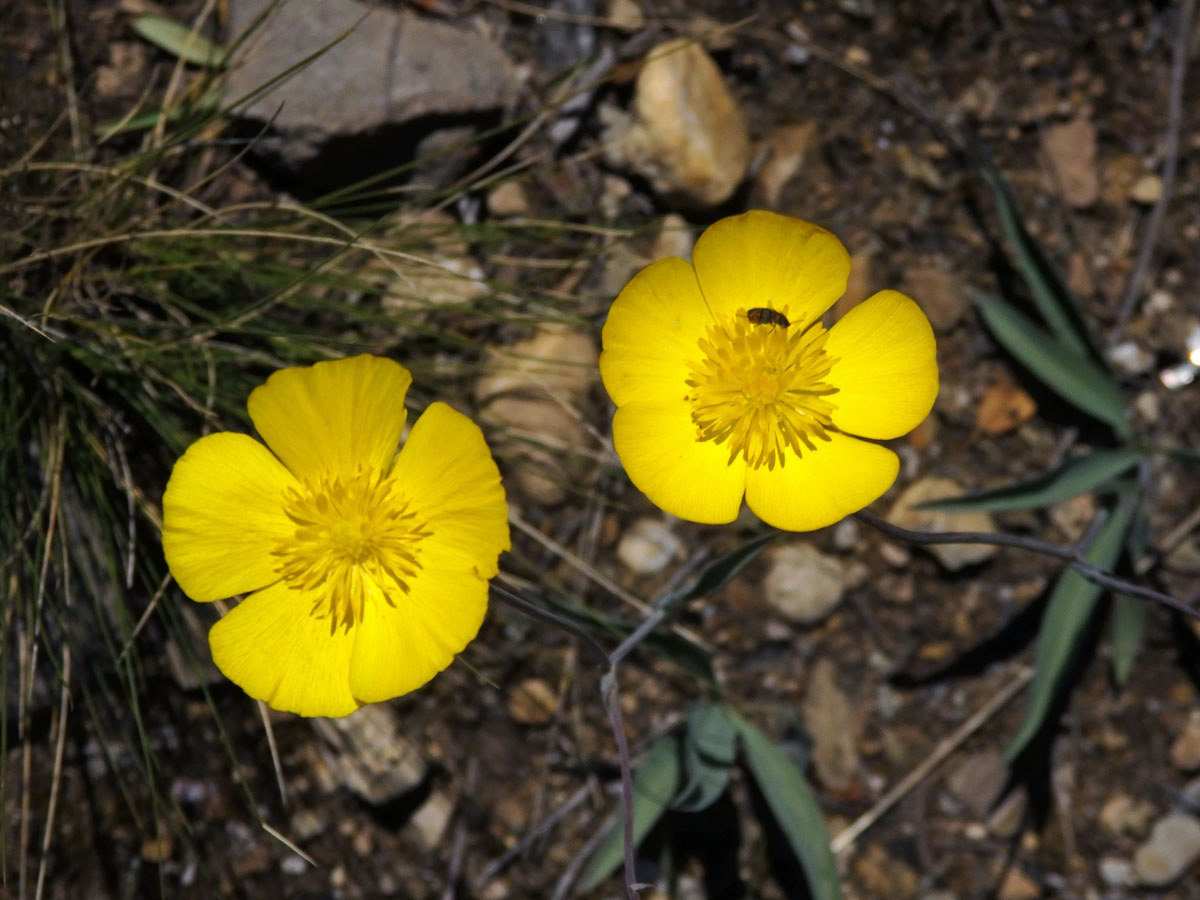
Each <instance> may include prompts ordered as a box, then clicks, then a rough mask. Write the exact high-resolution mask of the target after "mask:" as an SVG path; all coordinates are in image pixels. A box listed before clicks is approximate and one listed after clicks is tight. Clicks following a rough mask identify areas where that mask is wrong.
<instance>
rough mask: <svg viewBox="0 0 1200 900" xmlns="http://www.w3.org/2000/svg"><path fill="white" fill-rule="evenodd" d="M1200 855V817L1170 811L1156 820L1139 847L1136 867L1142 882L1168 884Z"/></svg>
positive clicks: (1134, 864)
mask: <svg viewBox="0 0 1200 900" xmlns="http://www.w3.org/2000/svg"><path fill="white" fill-rule="evenodd" d="M1198 859H1200V819H1197V818H1196V817H1195V816H1189V815H1188V814H1187V813H1182V812H1172V813H1167V814H1166V815H1165V816H1163V817H1162V818H1161V819H1159V820H1158V821H1157V822H1155V823H1154V828H1153V829H1152V830H1151V832H1150V838H1149V840H1147V841H1146V843H1144V844H1142V846H1140V847H1138V850H1137V854H1136V855H1135V856H1134V858H1133V871H1134V873H1135V874H1136V875H1137V878H1138V882H1139V883H1141V884H1144V885H1148V886H1150V887H1166V886H1167V885H1169V884H1172V883H1173V882H1174V881H1176V880H1177V879H1178V878H1180V877H1181V876H1182V875H1183V874H1184V873H1185V872H1186V871H1187V870H1188V869H1189V868H1191V866H1192V864H1193V863H1195V862H1196V860H1198Z"/></svg>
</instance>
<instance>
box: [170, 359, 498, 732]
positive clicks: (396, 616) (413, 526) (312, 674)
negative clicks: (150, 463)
mask: <svg viewBox="0 0 1200 900" xmlns="http://www.w3.org/2000/svg"><path fill="white" fill-rule="evenodd" d="M411 383H412V376H411V375H410V374H409V372H408V370H407V369H405V368H404V367H403V366H400V365H399V364H397V363H395V362H393V361H391V360H388V359H383V358H380V357H376V356H357V357H354V358H352V359H341V360H332V361H328V362H319V363H317V364H316V365H314V366H309V367H298V368H291V369H281V370H280V371H278V372H275V373H274V374H273V375H271V377H270V378H268V379H267V381H266V383H265V384H263V385H261V386H259V387H257V388H255V389H254V391H253V392H251V394H250V399H249V401H248V403H247V407H248V409H249V412H250V418H251V420H252V421H253V422H254V426H255V428H257V430H258V432H259V434H260V435H262V438H263V440H264V441H265V442H266V446H264V445H263V444H261V443H259V442H258V441H257V440H255V439H254V438H251V437H248V436H247V435H244V434H235V433H232V432H221V433H218V434H210V435H208V436H207V437H202V438H200V439H199V440H198V441H196V442H195V443H194V444H192V445H191V446H190V447H189V448H188V449H187V452H185V453H184V454H183V456H181V457H180V458H179V460H178V461H177V462H176V463H175V468H174V470H173V471H172V473H171V478H170V481H169V482H168V484H167V488H166V492H165V493H164V495H163V552H164V553H165V555H166V558H167V565H168V566H169V567H170V570H171V574H172V575H174V576H175V580H176V582H178V584H179V586H180V588H182V589H183V591H184V593H186V594H187V595H188V596H189V597H191V598H192V599H193V600H199V601H211V600H220V599H224V598H227V597H232V596H234V595H235V594H248V596H247V597H246V598H245V599H244V600H243V601H242V602H241V603H239V604H238V605H237V606H236V607H234V608H233V609H232V610H231V611H230V612H229V613H228V614H227V615H225V616H224V617H223V618H222V619H221V620H220V621H219V622H217V623H216V624H215V625H214V626H213V627H212V630H211V631H210V632H209V636H208V637H209V645H210V647H211V649H212V655H213V661H214V662H215V663H216V664H217V668H219V669H220V670H221V671H222V672H223V673H224V674H225V675H226V676H227V677H228V678H229V679H230V680H231V681H233V682H234V683H235V684H237V685H239V686H240V687H241V688H242V689H243V690H244V691H245V692H246V693H247V694H249V695H250V696H251V697H255V698H257V699H260V700H265V701H266V702H267V703H268V704H270V705H271V706H272V707H273V708H275V709H279V710H286V711H289V712H295V713H299V714H300V715H304V716H344V715H346V714H347V713H351V712H353V711H354V710H356V709H357V708H358V707H360V706H361V705H363V704H364V703H370V702H374V701H377V700H387V699H390V698H392V697H396V696H399V695H400V694H404V693H407V692H408V691H411V690H414V689H415V688H418V687H420V686H421V685H423V684H425V682H427V681H429V679H431V678H432V677H433V676H434V675H436V674H437V673H438V672H440V671H441V670H442V669H444V668H446V666H448V665H449V664H450V662H451V660H452V659H453V658H454V655H455V654H456V653H458V652H459V651H460V650H462V649H463V647H465V646H466V645H467V643H468V642H469V641H470V640H471V639H472V638H474V637H475V634H476V633H477V632H478V630H479V626H480V624H481V623H482V622H483V616H484V613H485V611H486V609H487V591H488V579H489V578H491V577H492V576H493V575H495V574H496V571H497V560H498V557H499V555H500V553H501V552H502V551H504V550H507V549H508V548H509V546H510V544H509V534H508V507H507V504H506V502H505V499H504V489H503V487H501V485H500V474H499V472H498V471H497V469H496V464H495V462H494V461H493V459H492V455H491V453H490V452H489V450H488V447H487V444H486V443H485V442H484V439H483V434H482V432H480V430H479V428H478V426H476V425H475V424H474V423H473V422H471V420H470V419H468V418H467V417H466V416H464V415H463V414H462V413H459V412H456V411H455V410H454V409H452V408H451V407H449V406H447V405H446V404H445V403H433V404H431V405H430V406H429V407H428V408H427V409H426V410H425V412H424V413H423V414H422V415H421V417H420V418H419V419H418V420H417V422H416V424H414V425H413V427H412V432H411V433H410V434H409V437H408V439H407V441H406V442H405V444H404V446H403V448H401V449H400V451H399V453H397V450H396V448H397V446H398V444H399V443H400V435H401V431H402V430H403V428H404V422H405V409H404V397H405V394H406V393H407V391H408V387H409V385H410V384H411ZM268 448H269V449H268Z"/></svg>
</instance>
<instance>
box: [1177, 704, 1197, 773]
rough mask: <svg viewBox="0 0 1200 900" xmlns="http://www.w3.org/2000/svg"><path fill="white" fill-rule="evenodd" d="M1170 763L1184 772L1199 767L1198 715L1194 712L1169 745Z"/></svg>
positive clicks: (1192, 770)
mask: <svg viewBox="0 0 1200 900" xmlns="http://www.w3.org/2000/svg"><path fill="white" fill-rule="evenodd" d="M1171 765H1173V766H1174V767H1175V768H1177V769H1182V770H1183V771H1184V772H1194V771H1196V770H1197V769H1200V716H1198V715H1196V714H1195V713H1193V714H1192V716H1191V718H1189V719H1188V723H1187V725H1185V726H1184V729H1183V733H1182V734H1180V735H1179V737H1177V738H1176V739H1175V743H1173V744H1172V745H1171Z"/></svg>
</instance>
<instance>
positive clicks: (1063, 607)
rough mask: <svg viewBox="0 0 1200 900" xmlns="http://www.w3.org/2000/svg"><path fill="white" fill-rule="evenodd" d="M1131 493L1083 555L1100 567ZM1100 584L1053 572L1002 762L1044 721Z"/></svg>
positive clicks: (1124, 526) (1117, 552)
mask: <svg viewBox="0 0 1200 900" xmlns="http://www.w3.org/2000/svg"><path fill="white" fill-rule="evenodd" d="M1134 502H1135V501H1134V499H1133V495H1132V494H1125V495H1124V496H1122V497H1121V499H1120V500H1119V501H1118V503H1117V505H1116V508H1115V509H1113V510H1112V512H1111V513H1110V514H1109V516H1108V520H1107V521H1106V522H1105V523H1104V524H1103V526H1101V528H1100V533H1099V534H1098V535H1097V536H1096V539H1095V541H1093V542H1092V546H1091V547H1090V548H1088V551H1087V553H1086V554H1084V558H1085V559H1087V561H1088V562H1090V563H1094V564H1095V565H1098V566H1102V567H1103V568H1106V569H1108V568H1111V567H1112V566H1113V564H1114V563H1116V561H1117V560H1118V559H1119V558H1120V556H1121V548H1122V546H1123V545H1124V543H1125V533H1126V532H1127V531H1128V530H1129V523H1130V521H1131V519H1132V516H1133V505H1134ZM1102 590H1103V588H1101V587H1100V585H1098V584H1096V583H1095V582H1093V581H1088V580H1087V579H1086V578H1084V577H1083V576H1082V575H1080V574H1079V573H1078V572H1076V571H1075V570H1074V569H1065V570H1064V571H1063V573H1062V574H1061V575H1060V576H1059V578H1058V582H1057V583H1056V584H1055V585H1054V590H1053V592H1052V593H1051V594H1050V601H1049V602H1048V603H1047V605H1046V612H1045V613H1044V614H1043V616H1042V624H1041V629H1040V631H1039V632H1038V644H1037V653H1036V655H1035V658H1034V669H1033V681H1032V682H1031V683H1030V686H1029V702H1028V703H1027V705H1026V707H1025V718H1024V720H1023V721H1022V722H1021V726H1020V728H1018V729H1017V733H1016V734H1015V735H1014V736H1013V739H1012V741H1010V742H1009V745H1008V748H1007V749H1006V750H1005V751H1004V758H1005V759H1006V760H1007V761H1008V762H1012V760H1013V759H1014V758H1015V757H1016V756H1017V755H1018V754H1019V753H1020V752H1021V751H1022V750H1024V749H1025V746H1026V745H1027V744H1028V743H1029V741H1030V739H1031V738H1033V736H1034V735H1035V734H1037V733H1038V731H1039V730H1040V729H1041V727H1042V725H1043V724H1044V723H1045V719H1046V715H1047V713H1049V711H1050V707H1051V706H1052V705H1053V703H1054V700H1055V698H1056V697H1057V696H1058V691H1059V689H1060V687H1061V686H1062V677H1063V674H1064V673H1065V672H1066V670H1067V667H1068V666H1069V665H1070V664H1071V661H1072V659H1073V658H1074V656H1075V653H1076V650H1077V648H1078V644H1079V638H1080V636H1081V635H1082V634H1083V631H1084V628H1085V627H1086V626H1087V623H1088V620H1089V619H1090V618H1091V616H1092V612H1093V611H1094V609H1095V607H1096V598H1097V597H1099V596H1100V592H1101V591H1102Z"/></svg>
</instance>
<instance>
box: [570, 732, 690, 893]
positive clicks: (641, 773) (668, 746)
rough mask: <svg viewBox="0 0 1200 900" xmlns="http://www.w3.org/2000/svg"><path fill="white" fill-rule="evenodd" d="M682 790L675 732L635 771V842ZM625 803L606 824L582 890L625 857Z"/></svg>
mask: <svg viewBox="0 0 1200 900" xmlns="http://www.w3.org/2000/svg"><path fill="white" fill-rule="evenodd" d="M678 790H679V738H677V737H676V736H675V735H674V734H673V733H672V734H668V735H665V736H664V737H662V738H660V739H659V740H658V741H656V742H655V744H654V746H653V747H651V748H650V749H649V750H648V751H647V752H646V755H645V757H643V758H642V761H641V763H639V764H638V767H637V769H636V770H635V771H634V773H633V842H634V844H635V845H636V844H640V843H641V842H642V839H643V838H645V837H646V835H647V834H649V833H650V829H651V828H653V827H654V824H655V823H656V822H657V821H658V820H659V819H660V818H662V814H663V813H664V812H666V811H667V808H668V807H669V806H670V805H671V801H672V800H673V799H675V793H676V792H677V791H678ZM623 810H624V806H623V805H622V806H619V807H618V808H617V812H616V813H615V814H614V815H613V817H612V818H611V819H609V821H608V823H607V824H606V825H605V826H604V827H605V828H606V829H607V831H606V833H605V835H604V838H603V839H602V840H601V841H600V845H599V846H598V847H597V848H596V852H595V853H593V854H592V858H591V861H590V862H588V865H587V868H586V869H585V870H584V873H583V877H582V878H581V879H580V882H579V891H580V893H582V892H584V891H589V890H591V889H592V888H594V887H595V886H596V885H598V884H599V883H600V882H602V881H603V880H604V879H605V878H607V877H608V876H609V875H611V874H612V873H613V871H614V870H615V869H616V868H617V866H619V865H620V864H621V861H622V860H623V859H624V858H625V833H624V828H623V826H622V823H623V821H624V814H623Z"/></svg>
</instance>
